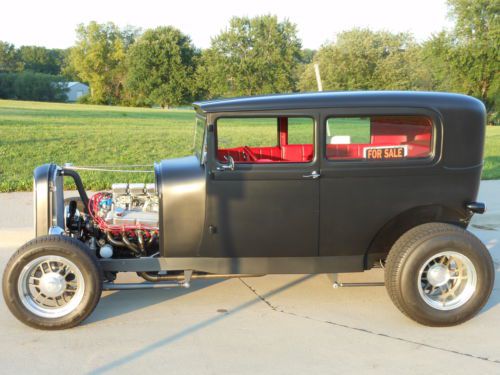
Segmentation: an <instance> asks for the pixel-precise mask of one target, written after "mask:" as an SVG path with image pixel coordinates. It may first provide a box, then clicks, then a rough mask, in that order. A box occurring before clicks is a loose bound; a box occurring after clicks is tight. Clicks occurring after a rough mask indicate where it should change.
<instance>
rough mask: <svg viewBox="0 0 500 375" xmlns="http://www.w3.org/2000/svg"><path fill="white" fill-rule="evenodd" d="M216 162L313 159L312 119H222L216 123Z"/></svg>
mask: <svg viewBox="0 0 500 375" xmlns="http://www.w3.org/2000/svg"><path fill="white" fill-rule="evenodd" d="M216 128H217V160H218V161H219V162H221V163H225V162H226V160H227V157H228V156H231V157H232V158H233V159H234V162H235V163H247V164H251V163H307V162H310V161H312V160H313V157H314V120H313V119H311V118H307V117H283V116H280V117H264V118H263V117H240V118H234V117H231V118H229V117H227V118H225V117H222V118H219V119H218V120H217V121H216Z"/></svg>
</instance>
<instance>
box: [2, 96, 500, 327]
mask: <svg viewBox="0 0 500 375" xmlns="http://www.w3.org/2000/svg"><path fill="white" fill-rule="evenodd" d="M194 108H195V110H196V125H195V129H196V131H195V141H194V155H193V156H189V157H184V158H180V159H170V160H163V161H162V162H160V163H158V164H155V167H154V173H155V181H156V182H155V183H154V184H143V183H117V184H113V186H112V189H111V190H110V191H103V192H98V193H95V194H93V195H92V196H91V197H88V196H87V193H86V191H85V189H84V186H83V184H82V181H81V179H80V176H79V175H78V173H77V172H76V168H75V167H71V166H63V167H60V166H57V165H55V164H46V165H43V166H40V167H38V168H36V169H35V172H34V197H35V225H36V238H35V239H34V240H32V241H30V242H28V243H27V244H25V245H24V246H22V247H21V248H20V249H19V250H18V251H17V252H16V253H15V254H14V256H13V257H12V258H11V260H10V261H9V263H8V265H7V267H6V269H5V273H4V276H3V295H4V297H5V300H6V302H7V305H8V307H9V309H10V310H11V311H12V313H13V314H14V315H15V316H16V317H17V318H18V319H19V320H21V321H22V322H24V323H26V324H28V325H30V326H32V327H36V328H42V329H60V328H68V327H71V326H74V325H76V324H78V323H79V322H81V321H82V320H83V319H85V318H86V317H87V316H88V315H89V314H90V313H91V312H92V311H93V309H94V308H95V306H96V305H97V303H98V301H99V298H100V295H101V290H103V289H104V290H113V289H132V288H135V289H137V288H152V287H174V286H181V287H187V286H189V283H190V281H191V280H193V279H206V278H216V277H220V278H226V277H227V278H228V277H242V275H245V276H255V275H263V274H287V273H288V274H290V273H341V272H357V271H363V270H368V269H370V268H372V267H374V265H381V266H382V267H384V268H385V285H386V287H387V290H388V293H389V295H390V297H391V299H392V300H393V302H394V303H395V305H396V306H397V307H398V308H399V309H400V310H401V311H402V312H403V313H405V314H406V315H407V316H409V317H410V318H412V319H414V320H416V321H417V322H420V323H422V324H426V325H431V326H448V325H454V324H459V323H462V322H464V321H466V320H467V319H469V318H471V317H472V316H474V315H475V314H476V313H477V312H478V311H479V310H480V309H481V308H482V307H483V306H484V304H485V303H486V301H487V300H488V297H489V295H490V293H491V290H492V287H493V281H494V268H493V262H492V259H491V256H490V254H489V252H488V250H487V249H486V248H485V246H484V245H483V244H482V243H481V241H479V240H478V239H477V238H476V237H475V236H473V235H472V234H471V233H469V232H467V231H466V228H467V226H468V224H469V222H470V220H471V217H472V215H473V214H474V213H482V212H483V211H484V204H482V203H479V202H476V196H477V192H478V187H479V181H480V176H481V169H482V163H483V145H484V137H485V109H484V106H483V104H482V103H481V102H479V101H478V100H476V99H473V98H471V97H467V96H464V95H455V94H446V93H423V92H418V93H417V92H349V93H333V92H332V93H329V92H324V93H309V94H290V95H271V96H261V97H248V98H235V99H227V100H218V101H208V102H200V103H195V104H194ZM68 177H69V178H72V179H73V180H74V182H75V184H76V186H77V189H78V192H79V197H77V198H73V199H71V198H70V199H65V198H64V194H63V179H64V178H68ZM119 272H136V273H138V275H139V276H141V277H142V278H143V279H145V282H141V283H116V282H115V278H116V275H117V273H119Z"/></svg>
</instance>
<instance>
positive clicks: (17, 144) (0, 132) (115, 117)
mask: <svg viewBox="0 0 500 375" xmlns="http://www.w3.org/2000/svg"><path fill="white" fill-rule="evenodd" d="M194 122H195V116H194V112H193V111H190V110H172V111H168V112H167V111H164V110H160V109H139V108H124V107H105V106H89V105H78V104H54V103H39V102H19V101H6V100H0V192H7V191H22V190H25V191H26V190H31V185H32V172H33V169H34V167H36V166H37V165H40V164H44V163H48V162H55V163H58V164H62V163H65V162H71V163H74V164H75V165H101V164H151V165H152V162H153V161H159V160H161V159H165V158H174V157H179V156H185V155H189V154H191V152H192V146H193V132H194ZM249 125H251V124H249ZM252 126H254V125H252ZM297 126H298V128H297V131H296V135H295V136H296V137H297V140H300V139H302V138H304V137H305V138H306V139H310V138H309V137H310V134H311V133H310V127H308V126H307V123H306V126H304V127H300V126H299V124H298V125H297ZM266 128H267V127H266V126H265V125H262V132H267V130H265V129H266ZM240 129H241V130H240V131H239V132H238V134H232V132H228V133H227V137H228V138H232V139H227V140H228V141H229V142H228V143H233V142H238V141H239V140H240V139H241V140H242V144H243V143H244V144H251V143H255V144H259V143H261V142H262V141H263V140H265V137H264V136H263V134H264V133H262V132H255V131H254V132H253V135H252V131H245V129H244V128H240ZM268 129H271V127H269V128H268ZM254 130H256V129H255V127H254ZM269 134H271V133H269ZM249 135H250V138H249ZM273 137H274V134H273ZM243 140H244V141H243ZM147 169H152V168H147ZM81 174H82V178H83V179H84V182H85V185H86V187H87V188H88V189H94V190H96V189H105V188H108V187H109V185H110V184H111V183H112V182H126V181H128V180H130V179H133V180H134V181H145V182H146V181H152V180H153V175H152V174H136V175H130V174H121V175H120V174H119V173H111V174H107V173H97V172H83V171H82V172H81ZM483 178H485V179H495V178H496V179H500V127H496V128H493V127H488V130H487V139H486V154H485V166H484V172H483Z"/></svg>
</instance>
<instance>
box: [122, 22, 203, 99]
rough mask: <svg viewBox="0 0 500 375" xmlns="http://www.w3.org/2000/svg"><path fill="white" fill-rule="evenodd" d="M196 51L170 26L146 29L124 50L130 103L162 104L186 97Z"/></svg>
mask: <svg viewBox="0 0 500 375" xmlns="http://www.w3.org/2000/svg"><path fill="white" fill-rule="evenodd" d="M197 54H198V52H197V50H196V49H195V47H194V46H193V44H192V43H191V39H190V38H189V37H188V36H187V35H184V34H183V33H181V32H180V31H179V30H177V29H175V28H173V27H158V28H156V29H154V30H147V31H146V32H145V33H144V34H143V35H142V36H141V37H140V38H139V39H138V40H137V41H136V42H135V43H134V44H133V45H132V46H131V48H130V49H129V51H128V54H127V67H128V73H127V81H126V87H127V93H128V95H129V96H130V99H131V101H132V103H133V104H136V105H138V104H145V105H154V104H159V105H160V106H161V107H162V108H163V107H169V106H174V105H179V104H182V103H186V102H187V101H188V100H190V98H191V97H192V93H193V74H194V71H195V61H196V56H197Z"/></svg>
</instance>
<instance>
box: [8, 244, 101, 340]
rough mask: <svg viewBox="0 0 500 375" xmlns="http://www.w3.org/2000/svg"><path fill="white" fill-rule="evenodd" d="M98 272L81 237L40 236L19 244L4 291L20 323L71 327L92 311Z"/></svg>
mask: <svg viewBox="0 0 500 375" xmlns="http://www.w3.org/2000/svg"><path fill="white" fill-rule="evenodd" d="M101 286H102V272H101V271H100V268H99V264H98V263H97V260H96V259H95V257H94V256H92V255H91V254H90V253H89V250H88V249H87V248H86V247H85V245H84V244H82V243H81V242H80V241H77V240H75V239H73V238H69V237H65V236H44V237H39V238H36V239H34V240H32V241H30V242H28V243H27V244H25V245H24V246H22V247H21V248H20V249H19V250H18V251H17V252H16V253H15V254H14V255H13V256H12V258H11V259H10V261H9V263H8V264H7V266H6V268H5V271H4V275H3V295H4V298H5V301H6V303H7V306H8V307H9V310H10V311H11V312H12V313H13V314H14V316H15V317H16V318H18V319H19V320H20V321H21V322H23V323H25V324H27V325H29V326H31V327H34V328H39V329H47V330H53V329H64V328H70V327H73V326H75V325H77V324H79V323H80V322H81V321H83V320H84V319H85V318H87V317H88V316H89V315H90V313H91V312H92V311H93V310H94V308H95V306H96V305H97V303H98V301H99V298H100V296H101V290H102V287H101Z"/></svg>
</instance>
